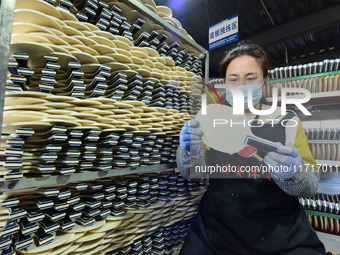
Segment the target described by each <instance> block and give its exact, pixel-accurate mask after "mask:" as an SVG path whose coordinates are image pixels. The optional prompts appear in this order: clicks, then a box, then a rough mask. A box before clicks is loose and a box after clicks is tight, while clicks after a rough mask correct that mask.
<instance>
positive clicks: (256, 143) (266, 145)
mask: <svg viewBox="0 0 340 255" xmlns="http://www.w3.org/2000/svg"><path fill="white" fill-rule="evenodd" d="M244 143H245V144H248V145H250V146H253V147H255V148H257V149H259V150H261V151H263V152H271V151H274V152H277V147H279V145H278V144H276V143H273V142H271V141H269V140H266V139H263V138H260V137H254V136H249V135H247V136H246V138H245V139H244Z"/></svg>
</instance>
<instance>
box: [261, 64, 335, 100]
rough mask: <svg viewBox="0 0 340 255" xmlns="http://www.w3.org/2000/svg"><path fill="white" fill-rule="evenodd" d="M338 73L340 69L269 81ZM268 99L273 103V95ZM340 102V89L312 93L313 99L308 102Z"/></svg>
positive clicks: (290, 97)
mask: <svg viewBox="0 0 340 255" xmlns="http://www.w3.org/2000/svg"><path fill="white" fill-rule="evenodd" d="M337 74H340V70H337V71H332V72H323V73H316V74H308V75H301V76H296V77H289V78H284V79H275V80H270V81H268V84H274V83H282V82H289V81H295V80H302V79H309V78H316V77H323V76H328V75H337ZM287 98H288V99H298V98H301V96H299V95H290V96H287ZM267 101H268V102H270V103H271V102H272V98H271V97H270V98H267ZM280 101H281V97H278V102H280ZM339 103H340V90H338V91H326V92H318V93H311V99H310V100H309V102H308V104H309V105H330V104H339Z"/></svg>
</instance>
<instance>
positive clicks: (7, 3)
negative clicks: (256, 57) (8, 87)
mask: <svg viewBox="0 0 340 255" xmlns="http://www.w3.org/2000/svg"><path fill="white" fill-rule="evenodd" d="M121 2H123V3H125V4H127V5H128V6H131V7H132V8H134V9H135V10H137V11H139V12H140V13H142V14H143V15H145V16H146V17H148V18H149V19H151V20H153V21H154V22H156V23H157V24H159V25H161V26H162V27H163V28H164V29H166V30H168V31H169V32H171V33H174V34H175V35H176V36H177V37H178V38H179V39H181V40H182V41H184V42H185V43H186V44H188V45H189V46H191V47H193V48H194V49H195V50H197V51H198V52H199V53H200V54H201V55H200V56H199V58H200V59H201V58H205V80H206V81H208V79H209V77H208V76H209V51H207V50H206V49H204V48H203V47H201V46H200V45H198V44H197V43H196V42H195V41H194V40H192V39H191V38H189V37H188V36H186V35H185V34H183V33H182V32H181V31H179V30H178V29H177V28H175V27H173V26H172V25H170V24H169V23H168V22H166V21H165V20H163V19H162V18H161V17H159V16H158V15H156V14H155V13H154V12H152V11H151V10H149V9H148V8H147V7H145V6H144V5H143V4H142V3H140V2H138V1H137V0H122V1H121ZM14 7H15V1H13V0H0V22H1V23H0V27H1V36H0V38H1V39H0V61H1V63H0V66H1V70H0V81H2V84H1V89H0V107H1V110H0V113H1V115H0V124H1V125H0V131H1V126H2V116H3V105H4V96H5V83H6V76H7V68H8V67H7V63H8V55H9V48H10V38H11V33H12V24H13V16H14ZM175 167H176V165H175V164H160V165H150V166H142V167H138V168H123V169H113V170H109V171H96V172H83V173H75V174H72V175H51V176H49V177H37V178H22V179H20V180H17V181H5V180H4V179H1V178H0V193H1V192H4V191H10V190H19V189H25V188H33V187H38V186H48V185H61V184H66V183H70V182H78V181H90V180H94V179H98V178H105V177H113V176H122V175H127V174H136V173H146V172H156V171H162V170H166V169H171V168H172V169H174V168H175Z"/></svg>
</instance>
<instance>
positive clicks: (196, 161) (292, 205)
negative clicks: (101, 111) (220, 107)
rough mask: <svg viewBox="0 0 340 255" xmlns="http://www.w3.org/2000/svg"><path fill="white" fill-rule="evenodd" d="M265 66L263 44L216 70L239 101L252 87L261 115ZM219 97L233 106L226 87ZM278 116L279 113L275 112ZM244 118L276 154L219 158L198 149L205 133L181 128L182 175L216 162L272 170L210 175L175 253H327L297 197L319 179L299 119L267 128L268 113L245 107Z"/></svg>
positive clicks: (244, 49) (243, 45)
mask: <svg viewBox="0 0 340 255" xmlns="http://www.w3.org/2000/svg"><path fill="white" fill-rule="evenodd" d="M268 66H269V60H268V57H267V55H266V53H265V52H264V50H263V49H262V48H261V47H259V46H258V45H256V44H252V43H249V42H240V43H239V44H238V46H237V47H236V48H234V49H233V50H231V51H230V52H228V53H227V54H226V56H225V58H224V59H223V60H222V62H221V65H220V73H221V75H222V77H225V80H226V83H227V84H232V85H235V86H240V87H239V88H240V89H242V91H244V95H245V97H246V96H247V93H246V91H247V89H249V88H251V89H252V102H253V106H254V108H255V109H258V110H265V109H268V108H270V106H268V105H266V104H265V100H264V98H263V97H262V91H263V89H264V87H265V86H266V85H265V84H266V79H267V76H268ZM224 99H225V102H224V103H225V104H227V105H230V106H232V105H233V98H232V94H231V93H230V92H229V91H228V90H227V91H226V92H225V94H224ZM244 102H245V109H247V108H249V106H248V105H247V103H246V102H247V100H244ZM277 113H280V111H278V112H277V111H276V112H275V113H273V114H277ZM273 114H272V115H271V118H270V119H273V116H274V115H273ZM245 115H246V116H247V117H248V119H250V120H253V122H252V125H251V126H252V127H251V130H252V132H253V133H254V134H255V135H256V136H259V137H262V138H265V139H268V140H270V141H273V142H277V143H279V144H280V145H279V147H278V148H277V151H273V152H269V153H267V154H266V153H262V152H260V151H258V152H257V155H256V156H255V157H254V156H252V155H242V154H241V153H233V154H229V153H224V152H220V151H217V150H214V149H213V148H208V147H207V146H204V144H201V143H202V140H201V136H202V135H203V132H202V131H201V130H200V129H199V123H198V122H197V121H196V120H191V121H190V122H187V123H186V124H185V125H184V127H183V128H182V130H181V134H180V146H179V148H178V151H177V165H178V168H179V170H180V171H181V173H182V175H183V176H184V177H186V178H200V177H204V176H205V174H206V173H205V172H203V171H202V172H197V171H191V172H190V170H191V169H194V168H193V166H200V167H202V169H203V166H216V165H219V166H228V167H229V168H228V169H240V167H247V166H257V167H258V168H257V169H260V168H261V167H262V168H263V166H264V165H265V166H268V167H272V169H275V171H270V172H265V171H262V172H261V171H258V172H257V171H256V172H250V173H249V172H248V173H246V172H242V171H236V172H235V171H229V172H228V171H225V172H223V173H221V172H220V173H216V174H210V175H209V178H210V180H209V186H208V189H207V191H206V193H205V195H204V196H203V198H202V200H201V203H200V207H199V211H198V213H197V215H196V217H195V219H194V220H193V221H192V224H191V228H190V231H189V235H188V238H187V240H186V242H185V243H184V245H183V248H182V250H181V252H180V254H181V255H197V254H199V255H215V254H216V255H266V254H268V255H269V254H270V255H316V254H326V252H325V249H324V246H323V244H322V243H321V242H320V240H319V239H318V237H317V235H316V233H315V231H314V230H313V229H312V227H311V225H310V223H309V221H308V218H307V216H306V214H305V212H304V210H303V209H302V208H301V206H300V204H299V200H298V197H299V196H311V195H313V194H314V193H315V192H316V191H317V187H318V181H319V175H318V172H317V171H316V169H315V168H314V167H313V166H315V165H316V162H315V160H314V159H313V157H312V155H311V152H310V150H309V146H308V141H307V138H306V136H305V133H304V131H303V127H302V125H301V121H300V120H299V119H298V118H297V116H296V115H295V114H294V113H292V112H287V114H286V115H284V116H282V115H280V114H277V115H276V116H274V119H275V122H273V121H272V120H271V122H270V123H267V122H268V121H267V122H266V119H268V116H263V115H260V116H255V115H254V114H252V113H251V112H250V111H249V110H248V111H247V110H246V111H245ZM287 120H295V121H296V123H297V125H296V126H295V127H293V126H290V127H287V125H284V124H283V122H284V121H287ZM263 123H264V124H263ZM273 123H274V124H273ZM256 125H258V126H256ZM203 147H204V148H203ZM253 155H254V154H253ZM261 158H263V162H262V160H261ZM195 169H197V168H195ZM225 169H227V168H225ZM253 169H254V168H253ZM255 169H256V168H255Z"/></svg>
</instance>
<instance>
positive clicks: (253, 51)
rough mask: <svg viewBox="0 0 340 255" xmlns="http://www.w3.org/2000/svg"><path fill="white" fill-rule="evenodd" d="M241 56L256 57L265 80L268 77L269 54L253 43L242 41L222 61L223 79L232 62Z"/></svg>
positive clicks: (221, 71) (221, 73) (221, 72)
mask: <svg viewBox="0 0 340 255" xmlns="http://www.w3.org/2000/svg"><path fill="white" fill-rule="evenodd" d="M241 56H251V57H254V58H255V59H256V60H257V61H258V63H259V65H260V67H261V69H262V71H263V78H266V77H267V76H268V69H269V57H268V55H267V53H266V52H265V51H264V49H262V48H261V47H260V46H259V45H257V44H255V43H253V42H251V41H240V42H239V43H238V44H237V46H236V47H235V48H233V49H232V50H230V51H229V52H227V53H226V55H225V57H224V58H223V60H222V61H221V64H220V75H221V78H225V74H226V71H227V68H228V66H229V64H230V62H231V61H232V60H233V59H235V58H237V57H241Z"/></svg>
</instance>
